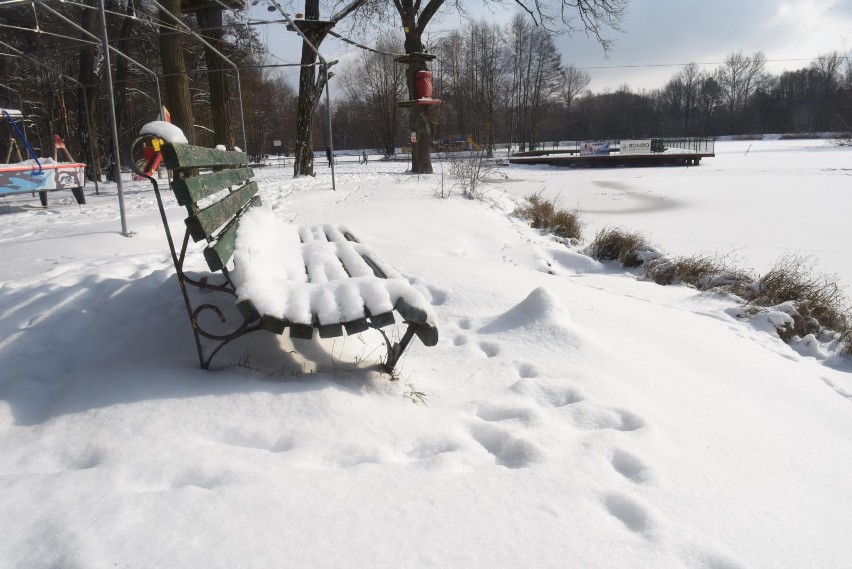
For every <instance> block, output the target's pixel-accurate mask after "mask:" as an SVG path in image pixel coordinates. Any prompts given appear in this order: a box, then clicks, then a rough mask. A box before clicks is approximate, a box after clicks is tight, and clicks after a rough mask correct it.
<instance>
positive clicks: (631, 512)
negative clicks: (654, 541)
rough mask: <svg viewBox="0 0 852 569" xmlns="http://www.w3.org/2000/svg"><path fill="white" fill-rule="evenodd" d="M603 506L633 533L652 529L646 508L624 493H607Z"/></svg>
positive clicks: (643, 532)
mask: <svg viewBox="0 0 852 569" xmlns="http://www.w3.org/2000/svg"><path fill="white" fill-rule="evenodd" d="M604 506H605V507H606V510H607V511H608V512H609V513H610V515H612V516H613V517H614V518H616V519H618V521H620V522H621V523H623V524H624V525H625V526H626V527H627V529H629V530H630V531H632V532H634V533H639V534H646V535H647V534H648V533H649V532H650V531H652V530H653V529H654V527H653V526H654V524H653V521H652V520H651V515H650V513H649V512H648V510H647V508H645V506H643V505H642V504H640V503H639V502H637V501H636V500H635V499H634V498H631V497H630V496H627V495H625V494H607V495H606V496H604Z"/></svg>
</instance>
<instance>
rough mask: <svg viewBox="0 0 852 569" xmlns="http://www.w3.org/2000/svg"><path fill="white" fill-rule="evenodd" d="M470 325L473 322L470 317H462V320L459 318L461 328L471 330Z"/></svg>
mask: <svg viewBox="0 0 852 569" xmlns="http://www.w3.org/2000/svg"><path fill="white" fill-rule="evenodd" d="M470 326H471V324H470V319H469V318H462V319H461V320H459V328H461V329H462V330H470Z"/></svg>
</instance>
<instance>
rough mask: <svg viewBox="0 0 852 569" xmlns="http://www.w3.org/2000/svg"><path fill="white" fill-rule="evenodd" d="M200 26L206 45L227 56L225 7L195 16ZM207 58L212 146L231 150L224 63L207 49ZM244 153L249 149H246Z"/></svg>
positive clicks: (204, 11)
mask: <svg viewBox="0 0 852 569" xmlns="http://www.w3.org/2000/svg"><path fill="white" fill-rule="evenodd" d="M196 17H197V18H198V27H200V28H202V29H204V32H203V34H204V36H206V39H207V43H209V44H210V45H212V46H213V47H215V48H216V49H217V50H218V51H219V52H220V53H224V51H223V50H224V49H225V42H224V41H222V35H223V34H222V8H220V7H218V6H214V7H212V8H204V9H202V10H199V11H198V12H197V14H196ZM204 58H205V59H206V61H207V83H208V85H209V86H210V110H211V111H212V113H213V143H214V144H222V145H224V146H226V147H227V148H228V149H232V148H233V147H234V132H233V127H232V126H231V97H230V93H229V92H228V76H227V75H226V74H225V72H224V71H223V70H222V60H221V59H220V58H219V56H218V55H216V53H215V52H214V51H213V50H212V49H210V48H209V47H207V46H206V45H205V46H204ZM243 150H246V149H245V148H244V149H243Z"/></svg>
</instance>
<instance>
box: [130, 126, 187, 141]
mask: <svg viewBox="0 0 852 569" xmlns="http://www.w3.org/2000/svg"><path fill="white" fill-rule="evenodd" d="M139 134H151V135H154V136H156V137H157V138H162V139H163V140H165V141H166V142H171V143H172V144H187V142H188V140H187V139H186V135H185V134H184V133H183V131H182V130H181V129H180V127H179V126H177V125H174V124H172V123H168V122H166V121H151V122H149V123H146V124H145V125H143V126H142V128H141V129H139Z"/></svg>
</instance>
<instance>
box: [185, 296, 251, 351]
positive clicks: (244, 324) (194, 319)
mask: <svg viewBox="0 0 852 569" xmlns="http://www.w3.org/2000/svg"><path fill="white" fill-rule="evenodd" d="M204 310H212V311H213V312H214V313H215V314H216V316H218V317H219V322H222V323H223V324H224V323H226V322H227V321H228V319H227V317H226V316H225V315H224V314H223V313H222V311H221V310H220V309H219V307H218V306H216V305H215V304H202V305H201V306H198V307H197V308H196V309H195V310H193V311H192V323H193V326H194V327H195V329H196V330H197V331H198V333H199V334H200V335H202V336H204V337H205V338H207V339H209V340H219V341H225V342H230V341H231V340H234V339H236V338H239V337H240V336H242V335H243V334H245V333H246V331H247V330H248V329H249V328H250V327H251V321H249V320H243V322H242V324H240V327H239V328H237V329H236V330H234V331H233V332H230V333H229V334H214V333H213V332H208V331H207V330H205V329H204V328H203V327H202V326H201V325H200V324H199V323H198V315H199V314H201V313H202V312H203V311H204Z"/></svg>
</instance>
